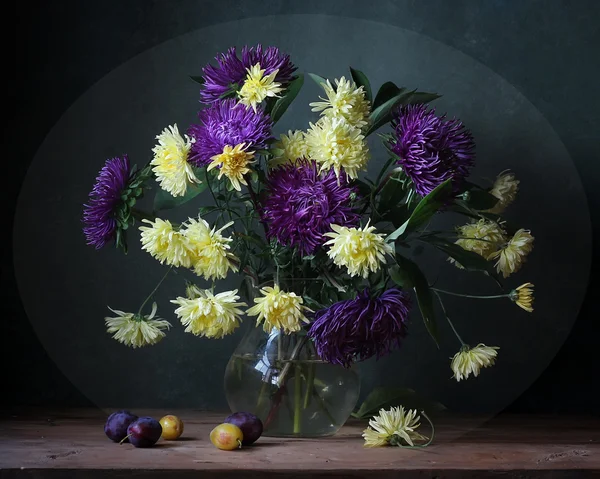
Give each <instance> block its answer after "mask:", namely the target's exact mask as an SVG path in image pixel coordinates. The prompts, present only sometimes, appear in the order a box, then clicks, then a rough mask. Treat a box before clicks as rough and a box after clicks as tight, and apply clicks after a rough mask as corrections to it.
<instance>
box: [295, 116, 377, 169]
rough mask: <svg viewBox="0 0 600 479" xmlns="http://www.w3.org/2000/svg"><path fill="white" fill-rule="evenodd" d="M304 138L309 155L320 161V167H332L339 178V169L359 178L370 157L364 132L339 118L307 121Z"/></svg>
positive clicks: (325, 117)
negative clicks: (308, 122)
mask: <svg viewBox="0 0 600 479" xmlns="http://www.w3.org/2000/svg"><path fill="white" fill-rule="evenodd" d="M305 139H306V147H307V152H308V156H309V158H312V159H313V160H315V161H316V162H317V163H318V164H319V165H320V167H321V168H320V171H328V170H331V169H333V170H334V171H335V174H336V176H337V177H338V178H339V177H340V176H341V174H342V170H343V171H345V172H346V174H347V175H348V177H350V178H352V179H356V178H358V173H359V172H360V171H362V170H364V169H365V167H366V165H367V162H368V161H369V156H370V154H369V147H368V146H367V141H366V139H365V136H364V135H363V134H362V132H361V130H360V129H359V128H356V127H354V126H352V125H350V124H349V123H348V122H346V120H344V119H342V118H330V117H328V116H324V117H322V118H321V119H320V120H319V121H318V122H317V123H315V124H313V123H310V129H309V130H308V131H307V132H306V134H305Z"/></svg>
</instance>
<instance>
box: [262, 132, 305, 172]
mask: <svg viewBox="0 0 600 479" xmlns="http://www.w3.org/2000/svg"><path fill="white" fill-rule="evenodd" d="M271 151H272V152H273V158H272V159H271V161H270V162H269V166H271V167H273V166H277V165H280V164H283V163H287V162H290V161H291V162H293V161H296V160H297V159H298V158H304V157H305V156H307V153H306V141H304V133H303V132H302V131H299V130H296V131H292V130H289V131H288V133H287V135H281V136H280V137H279V141H277V142H275V143H274V144H273V147H272V148H271Z"/></svg>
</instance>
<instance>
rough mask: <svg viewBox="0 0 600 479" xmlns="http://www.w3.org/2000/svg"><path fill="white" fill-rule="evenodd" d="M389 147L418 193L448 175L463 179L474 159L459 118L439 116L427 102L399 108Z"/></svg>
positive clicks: (472, 145) (429, 188) (465, 130)
mask: <svg viewBox="0 0 600 479" xmlns="http://www.w3.org/2000/svg"><path fill="white" fill-rule="evenodd" d="M392 127H393V128H394V130H395V131H394V135H393V138H392V139H391V140H390V145H389V146H390V148H391V149H392V150H393V151H394V153H395V154H396V155H398V158H399V159H398V162H397V163H398V164H399V165H401V166H402V169H403V170H404V172H405V173H406V174H407V175H408V177H409V178H410V179H411V180H412V182H413V184H414V186H415V190H416V191H417V193H419V194H420V195H421V196H425V195H427V194H429V193H430V192H431V191H432V190H433V189H434V188H435V187H436V186H438V185H440V184H441V183H443V182H444V181H446V180H447V179H448V178H452V179H453V180H458V181H460V180H462V179H463V178H465V177H466V176H467V175H468V174H469V168H470V167H471V166H473V161H474V158H475V153H474V151H473V150H474V148H475V143H474V142H473V136H472V135H471V132H470V131H469V130H467V129H466V128H465V127H464V125H463V124H462V122H461V121H459V120H457V119H452V120H448V119H446V116H445V115H444V116H441V117H438V116H437V115H436V114H435V110H428V109H427V106H426V105H409V106H404V107H402V108H399V109H398V110H396V111H395V113H394V118H393V120H392Z"/></svg>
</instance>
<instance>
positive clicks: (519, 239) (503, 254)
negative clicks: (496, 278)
mask: <svg viewBox="0 0 600 479" xmlns="http://www.w3.org/2000/svg"><path fill="white" fill-rule="evenodd" d="M533 239H534V238H533V236H531V231H529V230H525V229H522V228H521V229H520V230H519V231H517V232H516V233H515V235H514V236H513V237H512V238H511V239H510V240H509V241H508V243H506V245H504V247H503V248H502V249H500V250H498V251H496V252H495V253H493V254H491V255H490V256H489V259H496V258H498V261H497V262H496V270H497V271H498V272H499V273H500V272H501V273H502V276H504V277H505V278H507V277H508V276H510V275H511V274H512V273H515V272H517V271H519V269H521V266H523V263H524V262H525V260H526V258H527V255H528V254H529V253H531V250H532V249H533Z"/></svg>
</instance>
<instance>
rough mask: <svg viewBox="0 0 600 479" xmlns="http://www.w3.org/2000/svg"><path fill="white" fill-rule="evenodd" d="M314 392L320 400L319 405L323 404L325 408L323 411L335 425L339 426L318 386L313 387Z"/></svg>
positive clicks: (322, 407) (322, 406)
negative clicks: (318, 390)
mask: <svg viewBox="0 0 600 479" xmlns="http://www.w3.org/2000/svg"><path fill="white" fill-rule="evenodd" d="M312 393H313V396H315V397H316V398H317V400H318V401H319V406H321V409H323V412H324V413H325V415H326V416H327V418H328V419H329V421H331V424H333V425H334V426H337V421H336V420H335V418H334V417H333V416H332V415H331V413H330V412H329V409H327V404H325V400H324V399H323V398H322V397H321V396H320V395H319V393H318V392H317V388H315V387H313V390H312Z"/></svg>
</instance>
